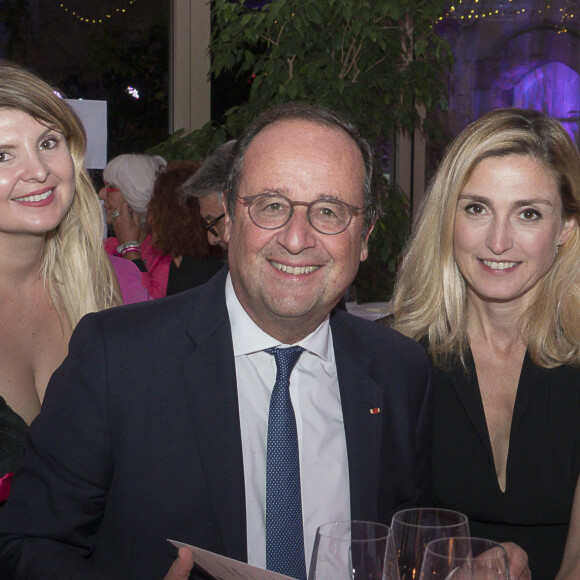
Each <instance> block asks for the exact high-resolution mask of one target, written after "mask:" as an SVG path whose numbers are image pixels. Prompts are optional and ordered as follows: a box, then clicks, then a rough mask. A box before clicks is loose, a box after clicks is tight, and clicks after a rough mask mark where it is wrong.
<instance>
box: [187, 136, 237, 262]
mask: <svg viewBox="0 0 580 580" xmlns="http://www.w3.org/2000/svg"><path fill="white" fill-rule="evenodd" d="M235 144H236V141H235V140H232V141H228V142H227V143H223V144H222V145H220V146H219V147H218V148H217V149H216V151H215V153H214V154H213V155H211V156H210V157H208V158H207V159H206V160H205V161H204V162H203V164H202V165H201V167H200V168H199V170H198V171H197V172H196V173H195V174H194V175H192V176H191V177H190V178H189V179H188V180H187V181H186V182H185V183H184V184H183V185H182V186H181V189H180V192H181V195H182V200H183V201H186V200H189V199H191V198H194V199H198V200H199V209H200V212H201V216H202V218H203V221H204V227H205V229H206V230H207V237H208V240H209V243H210V244H211V245H212V246H216V245H219V246H220V247H221V248H222V249H223V250H224V251H226V250H227V249H228V244H227V242H226V241H225V240H224V225H225V222H224V217H225V209H224V203H223V192H224V190H225V187H226V178H227V174H228V168H229V163H230V156H231V152H232V149H233V148H234V146H235Z"/></svg>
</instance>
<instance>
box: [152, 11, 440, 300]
mask: <svg viewBox="0 0 580 580" xmlns="http://www.w3.org/2000/svg"><path fill="white" fill-rule="evenodd" d="M444 5H445V0H324V1H318V2H316V1H312V0H307V1H305V0H272V1H271V2H269V3H267V4H266V5H265V6H263V7H260V8H251V7H249V6H248V5H247V4H246V3H245V2H244V0H241V1H239V2H234V1H232V0H214V1H213V8H212V35H211V40H210V45H209V51H210V54H211V57H212V65H211V70H210V74H211V75H212V76H213V77H214V78H219V77H220V75H224V74H231V73H232V72H235V73H237V76H238V78H239V79H240V82H243V81H246V82H251V89H250V93H249V97H248V99H247V101H246V102H244V103H241V104H239V105H238V106H235V107H233V108H230V109H228V110H227V111H226V113H225V115H224V117H223V119H221V120H220V122H219V123H214V122H212V123H209V124H208V125H206V126H205V127H203V128H202V129H199V130H197V131H194V132H193V133H190V134H189V135H183V134H179V135H177V134H176V135H174V136H173V137H172V138H171V139H170V140H169V141H166V142H165V143H162V144H160V145H159V146H158V147H156V148H154V149H153V151H154V152H158V153H160V154H162V155H164V156H165V157H166V158H171V157H173V156H175V157H181V158H194V159H199V158H202V157H204V156H206V155H207V154H209V153H211V152H212V151H213V149H214V148H215V145H217V143H218V142H223V141H225V140H227V139H229V138H235V137H236V136H237V135H239V133H240V132H241V131H242V130H243V129H244V127H245V126H246V125H247V124H248V123H249V122H250V120H251V119H253V118H254V117H255V116H256V115H258V114H259V113H260V112H262V111H263V110H264V109H266V108H269V107H271V106H272V105H274V104H277V103H282V102H287V101H292V100H302V101H307V102H310V103H313V104H318V105H323V106H326V107H329V108H331V109H334V110H336V111H339V112H342V113H343V114H345V115H346V116H348V117H350V118H351V119H352V120H353V121H354V122H355V123H356V125H357V126H358V127H359V128H360V130H361V132H362V133H363V134H364V135H365V137H367V138H368V139H369V140H370V141H371V142H372V143H374V144H375V145H376V147H377V150H379V151H382V152H385V151H386V152H387V155H388V152H389V144H390V143H391V142H392V140H393V136H394V135H395V133H396V132H397V131H412V130H414V129H415V128H416V127H423V120H422V118H421V116H420V115H419V113H418V105H422V106H423V107H424V109H425V111H426V112H427V116H428V115H429V113H431V112H433V111H434V110H436V109H439V110H440V109H444V108H445V106H446V98H445V80H444V79H445V72H446V70H447V69H448V68H449V67H450V65H451V53H450V51H449V48H448V45H447V43H446V42H445V41H444V40H443V39H441V38H440V37H438V36H437V35H436V34H435V32H434V30H433V26H432V25H433V23H434V22H435V21H436V19H437V18H438V16H439V15H440V14H442V13H443V8H444ZM386 191H387V195H386V196H385V199H384V210H385V212H384V216H383V218H382V219H381V221H380V222H378V223H377V225H376V227H375V231H374V233H373V235H372V238H371V242H370V246H371V247H370V257H369V260H368V261H367V262H366V263H364V264H362V265H361V268H360V270H359V275H358V277H357V280H356V281H355V283H356V285H357V291H358V294H359V299H362V300H387V299H388V298H389V297H390V294H391V290H392V280H393V277H394V272H395V269H396V260H397V256H398V255H399V253H400V250H401V248H402V246H403V244H404V240H405V239H406V237H407V235H408V231H409V223H410V218H409V214H408V204H407V202H406V198H405V196H404V194H403V193H402V192H401V191H400V190H399V189H397V188H388V189H387V190H386Z"/></svg>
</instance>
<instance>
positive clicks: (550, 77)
mask: <svg viewBox="0 0 580 580" xmlns="http://www.w3.org/2000/svg"><path fill="white" fill-rule="evenodd" d="M513 104H514V107H521V108H524V109H534V110H536V111H542V112H543V113H546V114H548V115H550V116H551V117H554V118H556V119H558V120H559V121H560V122H561V123H562V125H563V126H564V128H565V129H566V131H568V134H569V135H570V137H572V139H573V140H574V142H575V143H577V144H578V142H579V140H578V136H579V131H578V129H579V126H578V121H579V119H580V117H579V115H580V76H578V73H576V72H575V71H573V70H572V69H571V68H569V67H567V66H566V65H565V64H562V63H561V62H550V63H548V64H546V65H543V66H540V67H538V68H536V69H534V70H533V71H531V72H529V73H528V74H527V75H525V76H524V77H523V78H522V79H521V80H520V81H519V82H518V83H517V84H516V85H514V100H513Z"/></svg>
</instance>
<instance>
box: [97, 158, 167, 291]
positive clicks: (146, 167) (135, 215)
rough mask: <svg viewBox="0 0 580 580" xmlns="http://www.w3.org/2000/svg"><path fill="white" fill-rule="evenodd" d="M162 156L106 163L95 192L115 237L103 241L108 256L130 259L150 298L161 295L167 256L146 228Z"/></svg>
mask: <svg viewBox="0 0 580 580" xmlns="http://www.w3.org/2000/svg"><path fill="white" fill-rule="evenodd" d="M165 165H166V163H165V160H164V159H163V158H162V157H158V156H150V155H140V154H123V155H119V156H118V157H115V158H113V159H111V161H109V162H108V163H107V165H106V167H105V170H104V171H103V181H104V186H103V187H102V188H101V190H100V191H99V197H100V198H101V199H102V200H103V202H104V206H105V209H106V211H107V223H108V224H109V225H111V226H112V228H113V230H114V232H115V236H114V237H110V238H107V239H106V240H105V250H106V252H107V253H108V254H110V255H111V256H120V257H122V258H124V259H126V260H131V261H132V262H133V263H134V264H135V265H136V266H137V267H138V268H139V270H141V280H142V283H143V286H145V288H146V289H147V291H148V293H149V295H150V296H151V297H152V298H161V297H163V296H165V291H166V289H167V277H168V275H169V265H170V263H171V256H170V255H168V254H164V253H163V252H161V251H160V250H159V249H157V248H156V247H155V246H154V245H153V242H152V240H151V234H150V233H149V228H148V225H147V204H148V203H149V200H150V199H151V195H152V194H153V186H154V184H155V179H156V177H157V173H158V171H159V170H160V169H161V168H162V167H165Z"/></svg>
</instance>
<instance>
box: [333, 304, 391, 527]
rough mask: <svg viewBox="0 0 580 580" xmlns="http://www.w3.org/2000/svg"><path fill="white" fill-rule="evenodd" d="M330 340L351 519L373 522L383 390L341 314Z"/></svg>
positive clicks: (377, 482) (375, 508)
mask: <svg viewBox="0 0 580 580" xmlns="http://www.w3.org/2000/svg"><path fill="white" fill-rule="evenodd" d="M331 328H332V341H333V344H334V352H335V358H336V369H337V374H338V384H339V389H340V397H341V404H342V415H343V420H344V430H345V434H346V448H347V454H348V471H349V481H350V502H351V506H350V507H351V517H352V519H359V520H370V521H375V520H376V518H377V513H378V512H377V503H376V501H369V499H370V498H377V497H378V490H379V474H380V450H381V435H382V422H383V392H382V388H381V387H380V386H379V385H378V384H377V383H376V382H375V381H373V380H372V379H371V378H370V376H369V367H370V359H369V356H368V353H367V352H365V349H364V344H361V340H360V337H359V336H358V335H356V334H355V333H354V332H353V331H352V329H351V328H350V326H348V324H345V318H344V315H343V314H342V313H339V312H337V313H335V314H334V315H333V316H332V318H331Z"/></svg>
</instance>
